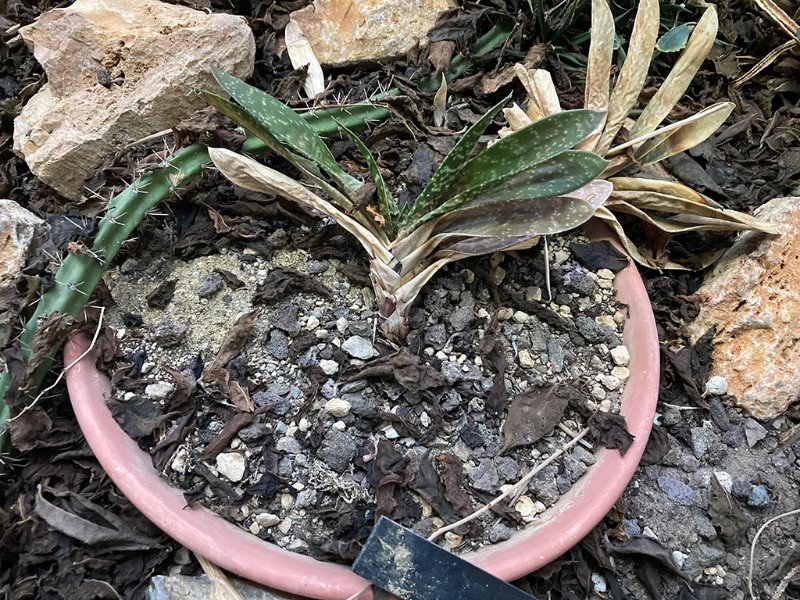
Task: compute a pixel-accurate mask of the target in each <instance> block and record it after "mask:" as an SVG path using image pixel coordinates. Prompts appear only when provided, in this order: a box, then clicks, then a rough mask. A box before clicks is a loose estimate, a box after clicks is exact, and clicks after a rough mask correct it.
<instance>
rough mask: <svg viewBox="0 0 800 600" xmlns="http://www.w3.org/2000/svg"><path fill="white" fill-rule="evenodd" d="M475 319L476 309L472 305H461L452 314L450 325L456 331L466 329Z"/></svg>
mask: <svg viewBox="0 0 800 600" xmlns="http://www.w3.org/2000/svg"><path fill="white" fill-rule="evenodd" d="M474 320H475V311H474V308H473V307H471V306H459V307H458V308H457V309H455V310H454V311H453V312H452V314H451V315H450V325H452V326H453V329H454V330H456V331H464V330H465V329H466V328H467V327H469V326H470V325H471V324H472V321H474Z"/></svg>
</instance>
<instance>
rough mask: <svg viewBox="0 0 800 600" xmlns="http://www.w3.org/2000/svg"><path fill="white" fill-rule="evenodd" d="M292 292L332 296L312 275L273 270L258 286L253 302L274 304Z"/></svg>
mask: <svg viewBox="0 0 800 600" xmlns="http://www.w3.org/2000/svg"><path fill="white" fill-rule="evenodd" d="M290 292H311V293H314V294H319V295H321V296H326V297H328V298H330V297H331V295H332V294H331V291H330V290H329V289H328V287H327V286H325V284H323V283H320V281H319V280H317V279H316V278H314V277H312V276H311V275H303V274H302V273H298V272H297V271H292V270H290V269H273V270H272V271H270V272H269V273H267V277H266V279H265V280H264V281H263V282H262V283H260V284H258V286H256V293H255V295H254V296H253V302H273V301H275V300H277V299H278V298H281V297H283V296H285V295H286V294H288V293H290Z"/></svg>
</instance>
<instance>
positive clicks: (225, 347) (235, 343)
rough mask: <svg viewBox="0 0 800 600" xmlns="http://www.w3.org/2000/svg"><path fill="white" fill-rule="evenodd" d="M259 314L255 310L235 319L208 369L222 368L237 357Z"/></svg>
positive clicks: (258, 310)
mask: <svg viewBox="0 0 800 600" xmlns="http://www.w3.org/2000/svg"><path fill="white" fill-rule="evenodd" d="M260 312H261V310H260V309H258V308H256V309H253V310H251V311H250V312H246V313H245V314H243V315H242V316H241V317H239V318H238V319H236V323H234V324H233V327H231V330H230V331H229V332H228V335H226V336H225V339H224V340H223V341H222V345H221V346H220V348H219V352H217V356H216V357H215V358H214V362H212V363H211V367H210V368H212V369H213V368H220V367H224V366H225V365H227V364H228V363H229V362H230V361H231V360H233V359H234V358H236V357H237V356H238V355H239V353H240V352H241V351H242V349H243V348H244V347H245V344H247V338H249V337H250V332H251V331H253V327H254V326H255V322H256V318H257V317H258V315H259V313H260Z"/></svg>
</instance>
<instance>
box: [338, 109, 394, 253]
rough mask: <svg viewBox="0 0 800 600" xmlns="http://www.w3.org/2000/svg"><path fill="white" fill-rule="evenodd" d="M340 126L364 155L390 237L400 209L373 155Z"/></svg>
mask: <svg viewBox="0 0 800 600" xmlns="http://www.w3.org/2000/svg"><path fill="white" fill-rule="evenodd" d="M341 127H342V131H344V133H345V135H347V137H348V138H350V141H352V142H353V143H354V144H355V145H356V148H358V151H359V152H361V154H362V155H363V156H364V159H365V160H366V161H367V165H368V166H369V172H370V174H371V175H372V180H373V181H374V182H375V188H376V190H377V193H378V205H379V206H380V210H381V216H382V217H383V218H384V220H385V221H386V223H385V225H384V229H385V230H386V232H387V233H388V234H389V236H390V237H391V236H393V235H394V233H395V230H396V225H397V219H398V217H399V215H400V211H399V210H398V208H397V202H395V200H394V198H392V193H391V192H390V191H389V188H388V187H387V185H386V182H385V181H384V180H383V175H381V171H380V169H379V168H378V163H377V162H376V161H375V157H374V156H372V153H371V152H370V151H369V148H367V147H366V146H365V145H364V142H362V141H361V139H360V138H359V137H358V136H357V135H356V134H355V133H353V132H352V131H350V130H349V129H348V128H347V127H345V126H344V125H342V126H341Z"/></svg>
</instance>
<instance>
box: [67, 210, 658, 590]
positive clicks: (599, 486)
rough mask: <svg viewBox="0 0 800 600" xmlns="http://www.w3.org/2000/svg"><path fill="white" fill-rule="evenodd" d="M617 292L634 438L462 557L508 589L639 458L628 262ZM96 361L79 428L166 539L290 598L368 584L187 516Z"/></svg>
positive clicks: (647, 315)
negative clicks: (535, 512) (522, 524)
mask: <svg viewBox="0 0 800 600" xmlns="http://www.w3.org/2000/svg"><path fill="white" fill-rule="evenodd" d="M586 230H587V233H589V235H590V236H591V237H592V238H593V239H602V238H605V239H610V238H608V233H609V232H608V230H607V229H606V228H605V226H603V225H602V224H600V223H598V222H590V224H589V225H588V226H587V227H586ZM612 242H613V240H612ZM614 287H615V289H616V291H617V297H618V299H619V301H620V302H622V303H623V304H626V305H627V306H628V310H629V318H628V320H627V321H626V324H625V328H624V332H623V340H624V342H625V344H626V346H627V347H628V348H629V351H630V356H631V360H630V364H629V369H630V372H631V374H630V378H629V379H628V381H627V383H626V387H625V391H624V392H623V395H622V397H621V412H622V414H623V415H624V416H625V418H626V421H627V424H628V429H629V431H630V432H631V433H632V434H633V435H634V436H635V440H634V442H633V444H632V446H631V447H630V449H629V450H628V451H627V452H626V454H625V455H624V456H622V455H621V454H620V453H619V452H617V451H616V450H613V451H609V450H605V449H600V450H598V451H597V452H596V458H597V461H596V463H595V464H594V465H592V466H590V467H589V468H588V469H587V471H586V473H585V474H584V475H583V477H581V479H579V480H578V481H577V482H576V483H575V484H574V485H573V486H572V488H571V489H570V491H569V492H567V494H565V495H564V496H562V497H561V498H560V499H559V500H558V502H557V503H556V504H555V505H554V506H552V507H551V508H550V509H548V510H547V512H546V513H544V515H543V518H542V519H541V521H540V522H535V523H532V524H530V525H529V526H528V527H526V528H525V529H524V530H522V531H520V532H518V533H517V534H516V535H515V536H513V537H512V538H511V539H510V540H508V541H506V542H502V543H499V544H495V545H493V546H489V547H486V548H484V549H482V550H480V551H478V552H476V553H471V554H468V555H465V557H466V558H468V559H469V560H471V561H472V562H474V563H475V564H477V565H478V566H480V567H481V568H483V569H485V570H486V571H488V572H490V573H492V574H494V575H495V576H497V577H500V578H502V579H504V580H506V581H510V580H513V579H516V578H519V577H521V576H523V575H525V574H527V573H531V572H533V571H535V570H536V569H539V568H541V567H543V566H544V565H546V564H548V563H549V562H551V561H552V560H554V559H556V558H557V557H558V556H560V555H561V554H563V553H564V552H566V551H567V550H569V548H571V547H572V546H573V545H575V544H576V543H577V542H578V541H580V540H581V539H582V538H583V537H584V536H585V535H586V534H587V533H588V532H589V531H591V529H592V528H594V527H595V525H597V523H599V522H600V521H601V520H602V518H603V517H604V516H605V515H606V513H607V512H608V511H609V510H610V509H611V507H612V506H613V504H614V503H615V502H616V501H617V499H618V498H619V497H620V496H621V495H622V492H623V491H624V489H625V487H626V486H627V484H628V482H629V481H630V479H631V477H632V476H633V473H634V471H635V470H636V467H637V466H638V464H639V460H640V458H641V456H642V453H643V452H644V448H645V445H646V443H647V438H648V436H649V434H650V429H651V426H652V420H653V414H654V412H655V408H656V402H657V398H658V386H659V367H660V363H659V360H660V359H659V344H658V334H657V332H656V327H655V320H654V318H653V312H652V309H651V307H650V301H649V298H648V296H647V292H646V291H645V288H644V284H643V283H642V280H641V278H640V277H639V273H638V271H637V270H636V267H635V265H634V264H633V261H631V264H630V265H629V266H628V267H627V268H625V269H623V270H622V271H620V272H619V273H618V274H617V276H616V278H615V280H614ZM88 346H89V339H88V338H87V337H85V336H76V337H74V338H72V339H71V340H70V341H69V342H68V343H67V345H66V346H65V349H64V354H65V363H66V364H70V363H72V362H73V361H74V360H76V359H77V358H78V357H79V356H80V355H81V354H82V353H83V352H84V351H85V350H86V349H87V348H88ZM94 363H95V359H94V356H93V355H92V354H89V355H87V356H86V357H85V358H84V359H82V360H81V361H79V362H78V363H77V364H76V365H75V366H74V367H73V368H72V369H70V371H69V372H68V373H67V377H66V379H67V387H68V391H69V397H70V401H71V403H72V406H73V409H74V411H75V415H76V417H77V419H78V423H79V425H80V427H81V430H82V431H83V434H84V436H85V437H86V440H87V442H88V443H89V446H90V447H91V448H92V450H93V452H94V453H95V455H96V456H97V459H98V461H99V462H100V464H101V465H102V466H103V468H104V469H105V470H106V472H107V473H108V475H109V477H111V479H112V480H113V481H114V483H115V484H116V485H117V486H118V487H119V488H120V490H121V491H122V492H123V493H124V494H125V496H126V497H127V498H128V499H129V500H130V501H131V502H132V503H133V504H134V505H135V506H136V507H137V508H138V509H139V510H140V511H141V512H142V513H143V514H144V515H145V516H147V517H148V518H149V519H150V520H151V521H153V523H155V524H156V525H157V526H158V527H159V528H160V529H162V530H163V531H164V532H165V533H166V534H167V535H169V536H170V537H172V538H173V539H175V540H176V541H178V542H179V543H181V544H183V545H184V546H185V547H186V548H188V549H189V550H191V551H193V552H195V553H197V554H200V555H202V556H204V557H206V558H207V559H209V560H211V561H212V562H214V563H216V564H217V565H219V566H220V567H222V568H224V569H226V570H229V571H231V572H233V573H236V574H238V575H240V576H242V577H245V578H247V579H250V580H251V581H254V582H257V583H260V584H262V585H266V586H269V587H272V588H274V589H277V590H282V591H285V592H289V593H292V594H298V595H301V596H305V597H309V598H320V599H325V600H334V599H346V598H348V597H349V596H351V595H352V594H354V593H356V592H357V591H358V590H360V589H361V588H362V587H363V586H364V585H365V584H366V582H365V580H363V579H362V578H361V577H359V576H358V575H356V574H354V573H353V572H352V571H351V570H350V569H349V568H348V567H346V566H343V565H338V564H333V563H325V562H321V561H317V560H315V559H312V558H310V557H307V556H303V555H300V554H295V553H293V552H290V551H288V550H284V549H282V548H280V547H278V546H276V545H274V544H270V543H268V542H265V541H263V540H261V539H259V538H257V537H256V536H254V535H252V534H250V533H248V532H246V531H244V530H242V529H240V528H239V527H237V526H235V525H232V524H231V523H228V522H227V521H225V520H224V519H222V518H221V517H218V516H217V515H215V514H214V513H212V512H211V511H209V510H207V509H205V508H188V507H187V506H186V501H185V500H184V498H183V495H182V493H181V491H180V490H178V489H177V488H174V487H172V486H170V485H169V484H168V483H167V481H166V480H164V479H162V478H161V477H160V475H159V473H158V471H156V470H155V469H154V468H153V466H152V462H151V460H150V456H149V454H147V453H145V452H144V451H142V450H140V449H139V448H138V446H137V445H136V443H135V442H134V441H133V440H131V438H129V437H128V436H127V435H126V434H125V433H124V432H123V431H122V429H121V428H120V427H119V426H118V425H117V423H116V422H115V421H114V419H113V417H112V416H111V412H110V411H109V410H108V408H107V407H106V398H107V397H108V395H109V393H110V388H109V383H108V379H107V378H106V377H105V376H104V375H102V374H101V373H99V372H98V371H97V369H96V368H95V366H94ZM368 597H369V595H368V594H364V595H363V596H362V598H368Z"/></svg>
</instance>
